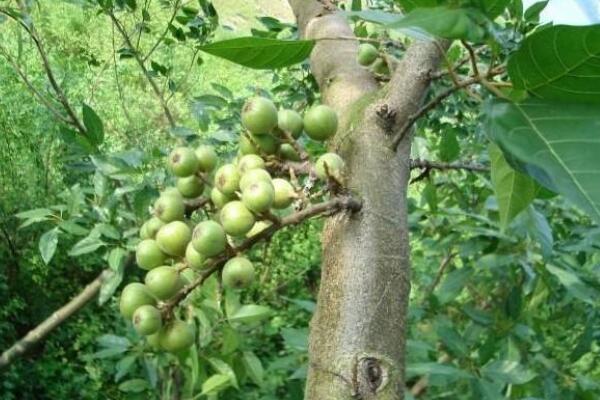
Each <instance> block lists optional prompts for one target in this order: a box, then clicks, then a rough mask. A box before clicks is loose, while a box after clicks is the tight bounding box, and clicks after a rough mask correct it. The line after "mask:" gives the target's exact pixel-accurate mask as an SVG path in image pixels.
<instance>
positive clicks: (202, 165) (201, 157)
mask: <svg viewBox="0 0 600 400" xmlns="http://www.w3.org/2000/svg"><path fill="white" fill-rule="evenodd" d="M195 153H196V158H197V159H198V169H199V170H200V171H202V172H211V171H212V170H213V169H215V167H216V166H217V162H218V161H219V157H217V153H216V152H215V149H214V148H213V147H212V146H207V145H202V146H198V148H197V149H196V151H195Z"/></svg>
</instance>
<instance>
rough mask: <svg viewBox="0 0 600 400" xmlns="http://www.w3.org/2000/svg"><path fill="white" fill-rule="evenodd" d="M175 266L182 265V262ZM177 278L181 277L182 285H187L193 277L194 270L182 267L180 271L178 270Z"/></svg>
mask: <svg viewBox="0 0 600 400" xmlns="http://www.w3.org/2000/svg"><path fill="white" fill-rule="evenodd" d="M176 266H177V267H182V268H183V267H184V266H185V265H184V264H176ZM179 278H180V279H181V284H182V287H183V286H185V285H189V284H190V283H192V281H193V280H194V278H195V274H194V270H193V269H191V268H184V269H183V270H182V271H181V272H179Z"/></svg>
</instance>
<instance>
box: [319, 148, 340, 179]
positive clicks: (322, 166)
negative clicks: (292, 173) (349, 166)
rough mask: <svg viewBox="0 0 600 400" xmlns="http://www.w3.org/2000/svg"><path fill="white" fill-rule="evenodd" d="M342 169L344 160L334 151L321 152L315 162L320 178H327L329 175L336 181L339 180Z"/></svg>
mask: <svg viewBox="0 0 600 400" xmlns="http://www.w3.org/2000/svg"><path fill="white" fill-rule="evenodd" d="M326 166H327V167H326ZM343 169H344V160H342V158H341V157H340V156H338V155H337V154H335V153H325V154H323V155H322V156H321V157H319V159H318V160H317V162H316V164H315V170H316V173H317V177H318V178H319V179H322V180H327V179H328V175H329V176H331V177H333V178H335V179H337V180H338V181H341V180H342V171H343Z"/></svg>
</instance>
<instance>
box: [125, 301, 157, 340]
mask: <svg viewBox="0 0 600 400" xmlns="http://www.w3.org/2000/svg"><path fill="white" fill-rule="evenodd" d="M132 320H133V327H134V328H135V330H136V332H137V333H139V334H140V335H144V336H147V335H153V334H155V333H156V332H158V331H159V329H160V328H161V326H162V317H161V316H160V311H158V309H157V308H156V307H154V306H150V305H145V306H141V307H139V308H138V309H137V310H135V312H134V313H133V319H132Z"/></svg>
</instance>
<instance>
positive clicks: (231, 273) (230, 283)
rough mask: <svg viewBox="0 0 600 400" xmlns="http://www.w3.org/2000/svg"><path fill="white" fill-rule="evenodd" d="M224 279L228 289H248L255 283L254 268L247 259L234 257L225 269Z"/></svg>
mask: <svg viewBox="0 0 600 400" xmlns="http://www.w3.org/2000/svg"><path fill="white" fill-rule="evenodd" d="M222 278H223V285H225V286H226V287H228V288H231V289H244V288H247V287H248V286H250V285H251V284H252V281H254V266H253V265H252V263H251V262H250V260H248V259H247V258H246V257H234V258H232V259H231V260H229V261H227V263H226V264H225V266H224V267H223V272H222Z"/></svg>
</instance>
